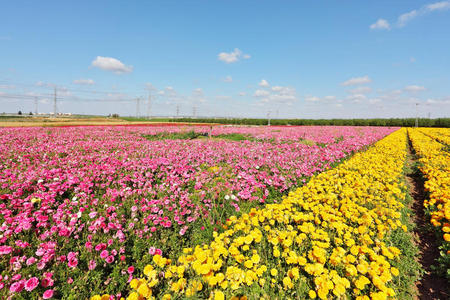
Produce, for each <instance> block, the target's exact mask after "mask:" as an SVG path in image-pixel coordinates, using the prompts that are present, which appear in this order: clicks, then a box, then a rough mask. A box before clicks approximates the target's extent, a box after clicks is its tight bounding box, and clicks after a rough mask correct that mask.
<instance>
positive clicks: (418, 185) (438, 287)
mask: <svg viewBox="0 0 450 300" xmlns="http://www.w3.org/2000/svg"><path fill="white" fill-rule="evenodd" d="M408 157H409V158H408V165H409V166H410V170H411V171H410V172H408V174H407V175H406V181H407V183H408V186H409V193H410V195H411V197H412V198H413V199H414V200H413V201H412V204H411V209H412V211H413V216H412V218H413V220H412V221H414V223H415V224H416V227H415V228H414V236H415V242H416V245H417V247H418V248H419V254H418V257H417V261H418V262H419V263H420V264H421V265H422V268H423V274H422V276H421V278H420V279H419V280H418V281H417V282H415V288H416V291H417V296H416V297H415V299H450V294H449V291H448V281H447V280H446V279H445V278H443V277H441V276H438V275H437V274H435V273H434V272H433V270H432V266H433V265H434V264H435V263H436V259H437V258H438V257H439V249H438V246H437V244H436V236H435V234H434V233H433V232H431V231H430V228H429V226H430V223H429V220H428V218H427V216H426V215H425V212H424V207H423V201H424V199H426V193H425V188H424V181H423V178H422V176H421V174H420V171H419V170H418V169H417V168H414V167H413V165H414V163H415V162H416V161H417V159H416V157H415V154H414V153H413V148H412V146H411V145H410V147H409V155H408Z"/></svg>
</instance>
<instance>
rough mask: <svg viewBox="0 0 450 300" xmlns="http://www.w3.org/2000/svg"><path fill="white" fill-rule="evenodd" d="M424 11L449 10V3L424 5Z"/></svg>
mask: <svg viewBox="0 0 450 300" xmlns="http://www.w3.org/2000/svg"><path fill="white" fill-rule="evenodd" d="M425 9H426V10H428V11H435V10H446V9H450V1H441V2H436V3H431V4H428V5H426V6H425Z"/></svg>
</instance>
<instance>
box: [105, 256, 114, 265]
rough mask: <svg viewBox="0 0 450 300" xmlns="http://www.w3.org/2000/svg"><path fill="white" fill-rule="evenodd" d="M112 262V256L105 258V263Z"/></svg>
mask: <svg viewBox="0 0 450 300" xmlns="http://www.w3.org/2000/svg"><path fill="white" fill-rule="evenodd" d="M113 261H114V256H112V255H109V256H108V257H107V258H106V262H107V263H108V264H110V263H112V262H113Z"/></svg>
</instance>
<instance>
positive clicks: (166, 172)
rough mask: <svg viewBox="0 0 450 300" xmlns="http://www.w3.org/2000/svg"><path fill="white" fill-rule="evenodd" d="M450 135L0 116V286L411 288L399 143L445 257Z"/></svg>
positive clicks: (16, 294) (147, 294)
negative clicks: (70, 122)
mask: <svg viewBox="0 0 450 300" xmlns="http://www.w3.org/2000/svg"><path fill="white" fill-rule="evenodd" d="M449 137H450V132H449V130H448V129H424V128H419V129H408V130H407V129H400V128H394V127H390V128H389V127H349V126H348V127H345V126H290V127H281V126H280V127H277V126H272V127H223V126H214V127H211V126H195V127H192V126H187V125H184V126H168V125H167V126H78V127H61V128H58V127H52V128H42V127H21V128H1V129H0V141H1V143H0V199H1V202H0V270H1V271H0V272H1V273H0V297H1V298H8V297H11V298H13V299H38V298H43V299H50V298H54V299H60V298H64V299H76V298H80V299H87V298H90V297H92V298H93V299H120V298H121V297H124V298H129V299H143V298H152V297H154V298H156V299H183V298H192V299H197V298H201V299H207V298H210V297H211V298H214V299H224V298H226V299H239V298H241V299H242V298H243V297H244V299H245V297H248V298H249V299H259V298H263V299H268V298H275V299H288V298H293V299H305V298H311V299H314V298H320V299H328V298H340V299H345V298H356V299H370V298H371V299H387V298H391V299H394V298H402V299H404V298H411V297H412V296H411V292H410V290H409V288H410V286H409V285H410V284H411V281H412V282H413V281H414V280H415V279H416V277H417V270H418V269H419V267H418V265H417V263H416V262H415V260H414V255H415V252H414V251H415V250H414V245H413V244H412V239H411V236H410V232H411V230H412V227H411V222H410V220H409V218H408V214H409V213H410V210H409V208H408V195H407V194H408V192H407V186H406V184H405V174H404V168H405V163H406V159H407V155H408V147H409V146H408V142H409V141H410V142H411V145H412V148H413V149H414V150H415V152H416V154H417V156H418V161H419V163H420V169H421V172H423V174H424V177H425V179H426V182H425V187H426V189H427V191H428V192H429V194H430V196H429V199H428V200H427V201H425V203H424V206H426V210H427V212H428V215H429V217H430V224H431V225H432V226H433V228H435V231H436V234H437V236H438V237H439V245H438V247H439V248H440V249H441V250H442V251H441V253H443V254H442V255H441V257H440V258H439V264H440V266H441V269H445V268H446V267H447V268H448V263H449V257H450V255H449V250H450V247H449V240H450V238H449V234H450V232H449V230H450V227H449V224H448V219H449V215H450V211H449V208H450V207H449V204H448V203H449V202H448V195H449V192H448V189H449V188H448V187H449V182H448V180H449V177H448V174H449V172H448V171H450V170H449V157H448V145H449ZM233 297H234V298H233ZM367 297H368V298H367Z"/></svg>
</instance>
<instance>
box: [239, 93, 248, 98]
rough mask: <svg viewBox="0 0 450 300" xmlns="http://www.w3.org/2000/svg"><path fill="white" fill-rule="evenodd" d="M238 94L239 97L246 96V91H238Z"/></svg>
mask: <svg viewBox="0 0 450 300" xmlns="http://www.w3.org/2000/svg"><path fill="white" fill-rule="evenodd" d="M238 95H239V96H241V97H243V96H246V95H247V93H246V92H239V94H238Z"/></svg>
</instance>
